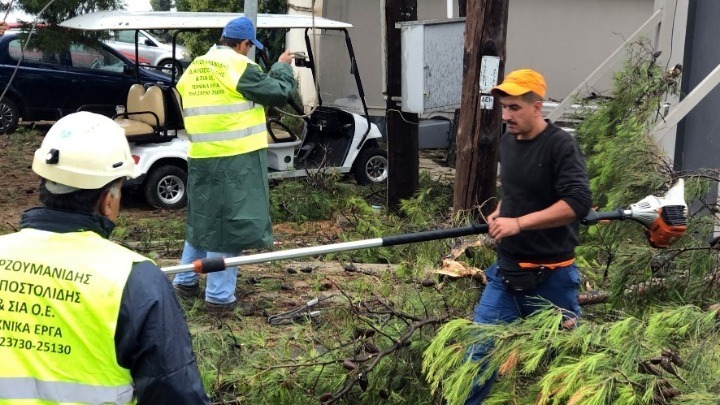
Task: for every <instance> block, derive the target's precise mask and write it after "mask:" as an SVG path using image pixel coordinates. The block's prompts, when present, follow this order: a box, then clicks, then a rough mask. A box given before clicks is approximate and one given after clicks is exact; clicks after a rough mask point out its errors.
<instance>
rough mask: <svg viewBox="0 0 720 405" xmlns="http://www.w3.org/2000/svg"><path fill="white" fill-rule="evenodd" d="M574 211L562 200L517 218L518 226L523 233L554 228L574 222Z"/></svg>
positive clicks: (575, 217)
mask: <svg viewBox="0 0 720 405" xmlns="http://www.w3.org/2000/svg"><path fill="white" fill-rule="evenodd" d="M576 219H577V216H576V215H575V211H573V209H572V208H571V207H570V205H568V203H566V202H565V201H563V200H560V201H558V202H556V203H555V204H553V205H551V206H549V207H547V208H545V209H544V210H540V211H535V212H531V213H529V214H525V215H523V216H520V217H518V218H517V222H518V226H519V227H520V229H521V230H523V231H532V230H538V229H547V228H555V227H558V226H563V225H567V224H570V223H572V222H574V221H575V220H576Z"/></svg>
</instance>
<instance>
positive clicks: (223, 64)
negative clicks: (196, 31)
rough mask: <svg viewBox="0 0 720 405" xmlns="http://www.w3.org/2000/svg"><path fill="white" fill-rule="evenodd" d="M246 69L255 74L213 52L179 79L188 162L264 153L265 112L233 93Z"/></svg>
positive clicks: (229, 53) (236, 58) (247, 65)
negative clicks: (194, 159)
mask: <svg viewBox="0 0 720 405" xmlns="http://www.w3.org/2000/svg"><path fill="white" fill-rule="evenodd" d="M245 69H259V67H258V66H257V65H256V64H255V63H253V62H251V61H250V59H248V58H247V57H246V56H244V55H241V54H239V53H237V52H235V51H234V50H232V49H231V48H228V47H224V46H214V47H213V48H211V49H210V51H208V53H207V54H205V55H203V56H200V57H198V58H195V60H194V61H193V62H192V63H191V64H190V66H189V67H188V68H187V70H186V71H185V73H183V75H182V76H181V77H180V80H179V81H178V84H177V89H178V91H179V92H180V94H181V95H182V100H183V108H184V110H183V111H184V112H185V119H184V121H185V129H186V130H187V133H188V135H189V138H190V147H189V148H188V156H189V157H191V158H212V157H224V156H235V155H240V154H243V153H248V152H253V151H256V150H258V149H262V148H267V130H266V128H265V109H264V108H263V107H262V106H261V105H257V104H254V103H252V102H251V101H250V100H248V99H246V98H245V97H244V96H243V95H242V94H240V93H239V92H238V91H237V85H238V82H239V81H240V77H242V74H243V73H244V72H245Z"/></svg>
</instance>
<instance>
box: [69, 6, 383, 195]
mask: <svg viewBox="0 0 720 405" xmlns="http://www.w3.org/2000/svg"><path fill="white" fill-rule="evenodd" d="M240 16H242V14H241V13H214V12H162V11H160V12H126V11H121V12H116V11H103V12H95V13H89V14H84V15H81V16H78V17H74V18H71V19H69V20H66V21H64V22H62V23H61V24H60V25H61V26H63V27H66V28H73V29H80V30H93V31H100V30H144V29H167V30H174V31H175V34H174V35H173V40H172V43H173V45H174V44H175V43H176V39H177V35H178V33H180V32H183V31H189V30H197V29H207V28H217V29H221V28H223V27H224V26H225V25H226V24H227V23H228V22H229V21H230V20H231V19H233V18H237V17H240ZM257 26H258V29H259V30H263V29H304V30H305V42H306V47H307V51H308V57H309V59H302V60H301V61H300V63H299V66H308V67H309V68H310V70H311V71H312V72H313V73H315V68H314V63H315V62H314V60H313V54H312V47H311V43H310V41H309V35H308V31H309V30H311V29H313V28H314V29H315V30H337V31H340V32H342V33H344V35H345V38H344V40H345V42H346V43H347V47H348V53H349V56H350V63H351V65H352V69H351V70H352V73H353V75H354V76H355V82H356V84H357V87H358V89H357V90H358V93H359V96H360V97H359V99H360V100H361V102H362V108H363V110H364V115H360V114H357V113H352V112H348V111H346V110H345V109H341V108H337V107H333V106H323V105H319V106H318V107H317V108H316V110H315V111H314V112H313V114H312V115H311V116H310V117H309V118H305V122H306V124H305V125H304V128H303V130H302V134H296V135H295V137H294V138H295V139H292V137H291V139H285V140H284V141H282V140H278V141H276V142H274V143H270V144H269V147H268V173H269V178H270V179H281V178H290V177H302V176H306V175H307V174H308V172H311V173H312V172H317V171H325V172H327V171H333V172H336V173H342V174H346V173H351V172H352V173H353V174H354V175H355V177H356V178H357V179H358V182H360V183H363V184H367V183H372V182H383V181H385V180H386V179H387V154H386V152H385V151H384V150H382V149H380V148H379V146H378V143H377V140H378V139H380V138H381V137H382V135H381V133H380V131H379V130H378V128H377V126H376V125H375V124H372V123H371V122H370V121H369V118H368V114H367V105H366V104H365V97H364V93H363V89H362V82H361V80H360V77H359V73H358V71H357V65H356V63H355V57H354V53H353V50H352V45H351V42H350V39H349V35H348V33H347V30H346V29H347V28H350V27H352V25H350V24H347V23H344V22H340V21H334V20H329V19H326V18H320V17H316V18H312V17H311V16H302V15H278V14H258V16H257ZM334 59H336V58H334ZM296 66H298V62H297V61H296ZM318 100H319V101H318V102H319V103H320V104H322V102H321V101H320V97H319V95H318ZM309 127H311V129H310V130H309ZM336 130H337V131H341V132H334V133H330V138H337V139H344V140H343V141H342V142H344V143H340V141H338V140H337V139H332V140H330V141H328V142H329V143H330V147H328V145H327V144H326V143H325V141H324V140H322V139H321V140H320V141H318V139H319V138H324V137H328V133H329V132H332V131H336ZM342 131H345V133H343V132H342ZM271 132H273V131H271ZM276 132H277V130H276ZM163 135H165V136H167V138H162V139H161V140H160V141H159V142H134V141H133V140H132V138H129V141H130V143H131V149H132V153H133V155H134V156H135V160H136V161H137V164H138V166H139V167H140V170H141V172H142V173H143V174H144V176H142V178H140V179H139V180H136V184H137V183H138V182H143V183H147V182H148V180H149V179H151V178H152V180H153V181H154V182H156V184H149V185H148V184H143V188H145V196H146V199H148V202H149V203H150V204H151V205H154V206H159V207H161V208H180V207H182V206H184V205H185V198H186V196H185V178H183V176H182V174H181V173H179V172H177V171H172V173H170V174H171V176H170V177H169V178H161V179H158V178H157V176H153V173H154V172H156V171H157V170H158V168H160V167H163V166H164V165H166V164H173V165H176V166H178V167H179V168H181V169H183V170H185V171H187V162H186V159H187V153H186V152H187V148H188V145H189V141H188V140H187V133H186V132H185V130H184V129H183V128H176V129H172V128H169V129H166V130H165V132H164V133H163ZM314 143H321V144H322V145H321V147H316V145H314ZM333 144H336V145H337V147H335V151H334V152H333V153H332V154H331V155H330V156H329V157H328V156H327V151H328V150H332V149H333ZM323 153H325V154H326V155H325V156H322V154H323ZM358 159H360V160H358Z"/></svg>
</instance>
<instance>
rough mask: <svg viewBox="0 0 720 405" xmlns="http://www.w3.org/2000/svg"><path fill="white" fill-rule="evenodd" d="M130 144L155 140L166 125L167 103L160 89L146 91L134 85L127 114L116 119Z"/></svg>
mask: <svg viewBox="0 0 720 405" xmlns="http://www.w3.org/2000/svg"><path fill="white" fill-rule="evenodd" d="M114 120H115V122H116V123H118V124H119V125H120V126H121V127H122V128H123V129H124V130H125V136H126V137H127V138H128V141H130V142H136V141H143V140H154V139H156V138H157V137H158V136H160V132H161V131H162V129H163V128H164V125H165V101H164V98H163V91H162V89H161V88H160V87H158V86H155V85H152V86H149V87H148V88H147V90H146V89H145V87H144V86H143V85H142V84H133V85H132V86H131V87H130V90H129V91H128V97H127V104H126V106H125V112H124V113H122V114H119V115H117V116H116V117H114Z"/></svg>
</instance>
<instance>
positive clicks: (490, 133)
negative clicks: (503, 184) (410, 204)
mask: <svg viewBox="0 0 720 405" xmlns="http://www.w3.org/2000/svg"><path fill="white" fill-rule="evenodd" d="M467 16H468V17H467V20H466V22H465V55H464V57H463V83H462V97H461V101H460V120H459V123H458V129H457V139H456V142H457V164H456V172H455V195H454V204H453V205H454V208H455V210H456V211H458V210H463V211H468V212H469V213H470V214H471V215H472V216H473V218H474V219H475V220H476V221H480V220H482V217H481V215H480V214H481V211H480V206H481V205H482V214H484V215H487V214H489V213H491V212H492V211H493V210H494V209H495V206H496V204H495V202H494V201H489V200H490V198H492V197H494V196H495V190H496V185H495V182H496V177H497V149H498V145H499V143H500V128H501V124H502V119H501V110H500V105H499V103H497V101H495V100H493V102H492V108H490V109H484V108H481V103H480V102H481V96H483V95H481V94H480V93H479V84H480V74H481V71H480V67H481V63H482V58H483V56H497V57H499V58H500V63H499V68H498V72H497V81H498V82H500V81H502V78H503V74H502V73H503V71H504V69H505V37H506V34H507V16H508V0H468V1H467ZM485 97H487V95H485ZM486 201H488V203H487V204H484V205H483V203H484V202H486Z"/></svg>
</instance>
